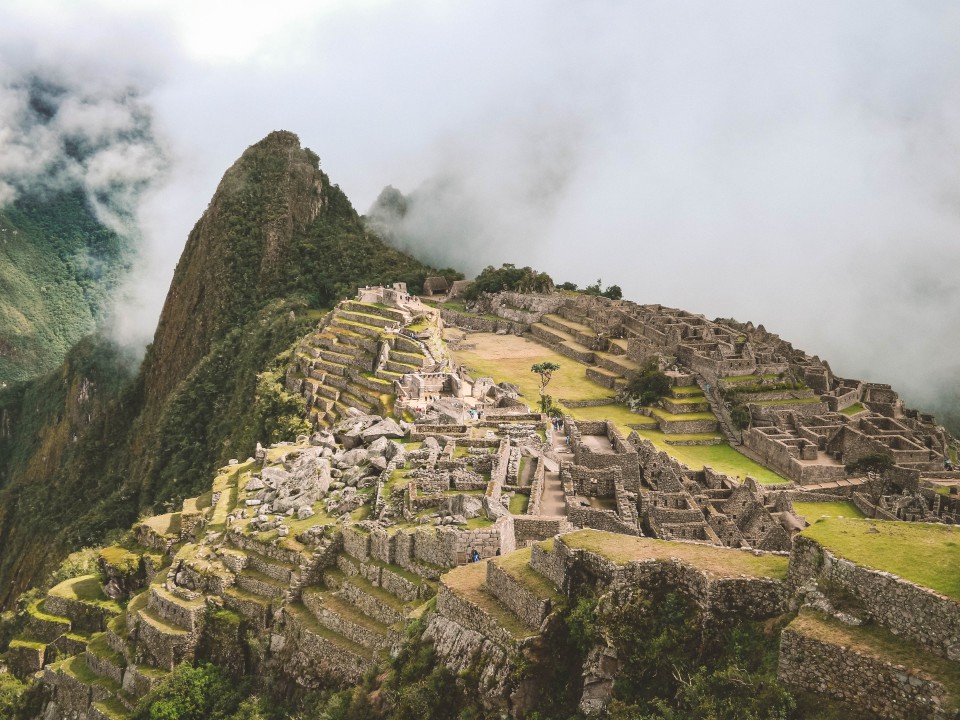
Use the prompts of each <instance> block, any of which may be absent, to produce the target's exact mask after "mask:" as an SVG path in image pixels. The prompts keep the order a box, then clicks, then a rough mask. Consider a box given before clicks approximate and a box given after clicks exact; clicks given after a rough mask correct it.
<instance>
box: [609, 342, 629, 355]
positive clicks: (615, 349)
mask: <svg viewBox="0 0 960 720" xmlns="http://www.w3.org/2000/svg"><path fill="white" fill-rule="evenodd" d="M607 342H608V343H610V354H611V355H626V354H627V347H628V343H627V341H626V340H625V339H623V338H608V339H607Z"/></svg>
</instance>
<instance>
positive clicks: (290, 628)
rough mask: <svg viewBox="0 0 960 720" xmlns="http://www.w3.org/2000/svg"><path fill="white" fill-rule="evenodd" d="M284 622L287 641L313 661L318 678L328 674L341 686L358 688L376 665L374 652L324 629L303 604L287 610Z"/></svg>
mask: <svg viewBox="0 0 960 720" xmlns="http://www.w3.org/2000/svg"><path fill="white" fill-rule="evenodd" d="M283 618H284V625H285V626H286V628H287V632H288V633H289V635H288V641H289V642H293V643H295V645H296V646H297V647H298V648H300V651H301V653H302V654H303V655H304V656H305V657H306V658H311V659H313V660H314V662H315V664H316V667H317V671H318V674H320V673H324V674H326V673H329V674H332V675H333V676H334V679H335V680H336V681H338V682H340V683H345V684H355V683H357V682H359V681H360V680H361V679H362V678H363V675H364V673H365V672H366V671H367V669H368V668H370V667H371V666H372V665H373V655H374V654H373V652H372V651H371V650H369V649H368V648H365V647H363V646H362V645H360V644H359V643H355V642H353V641H352V640H350V639H349V638H347V637H344V636H343V635H341V634H340V633H337V632H335V631H333V630H330V629H329V628H327V627H324V626H323V625H321V624H320V623H319V622H318V621H317V619H316V618H315V617H314V616H313V613H311V612H310V610H309V609H307V608H306V607H305V606H304V605H302V604H301V603H292V604H290V605H286V606H284V608H283Z"/></svg>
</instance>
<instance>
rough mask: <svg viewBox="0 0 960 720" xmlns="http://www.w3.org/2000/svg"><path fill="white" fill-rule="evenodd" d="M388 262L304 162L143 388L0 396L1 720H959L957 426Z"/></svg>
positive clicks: (110, 386) (577, 304)
mask: <svg viewBox="0 0 960 720" xmlns="http://www.w3.org/2000/svg"><path fill="white" fill-rule="evenodd" d="M384 193H386V196H387V199H389V198H390V197H393V200H394V201H396V202H400V201H401V200H402V199H403V198H402V196H401V197H400V199H399V200H398V199H397V198H396V197H395V196H394V195H392V194H391V193H389V192H387V191H384ZM394 193H396V191H394ZM381 197H383V195H382V196H381ZM377 233H378V229H377V224H376V222H374V221H373V220H371V218H369V217H363V216H360V215H359V214H358V213H357V212H356V211H355V210H354V209H353V207H352V205H351V204H350V202H349V200H348V199H347V198H346V196H345V195H344V194H343V192H342V191H341V190H340V188H339V186H337V185H336V184H334V183H332V182H330V179H329V178H328V177H327V176H326V174H325V173H324V172H322V171H321V170H320V165H319V160H318V158H317V156H316V155H314V154H313V153H312V152H310V151H308V150H306V149H305V148H302V147H301V146H300V143H299V139H298V138H297V137H296V136H295V135H293V134H292V133H287V132H276V133H271V135H269V136H268V137H267V138H265V139H264V140H263V141H261V142H260V143H258V144H256V145H254V146H252V147H250V148H248V150H247V151H246V152H245V153H244V154H243V156H242V157H241V158H240V159H239V160H238V161H237V162H236V163H235V164H234V165H233V166H232V167H231V168H230V170H228V172H227V174H226V175H225V176H224V178H223V180H222V181H221V186H220V187H219V188H218V190H217V193H216V194H215V195H214V199H213V201H211V203H210V205H209V207H208V208H207V210H206V212H205V213H204V214H203V216H202V218H201V220H200V221H199V222H198V223H197V226H196V228H195V231H194V232H192V233H191V234H190V237H189V239H188V243H187V247H186V249H185V250H184V255H183V258H182V260H181V264H180V265H179V266H178V267H177V270H176V272H175V275H174V281H173V284H172V285H171V288H170V292H169V294H168V295H167V300H166V305H165V306H164V309H163V312H162V313H161V316H160V321H159V323H158V325H157V330H156V334H155V335H154V342H153V344H152V345H151V346H150V347H149V348H148V349H147V350H146V355H145V357H144V358H143V360H142V362H141V364H140V365H139V366H138V367H137V368H136V369H131V362H130V359H129V357H128V356H127V355H125V354H124V353H123V352H121V351H119V350H117V349H116V348H115V346H113V345H111V344H110V341H109V340H106V339H103V338H92V339H90V340H89V341H87V342H85V343H83V344H81V345H79V346H78V347H77V348H76V349H75V350H74V351H72V352H71V354H70V355H68V357H67V359H66V360H65V362H64V366H63V367H62V368H61V369H60V370H58V371H57V372H56V373H54V374H53V375H50V376H46V377H43V378H40V379H38V380H36V382H35V384H28V385H23V386H17V387H14V388H13V389H11V390H9V391H6V390H2V389H0V461H2V462H0V500H2V501H3V502H2V503H0V543H2V544H3V548H2V553H0V580H2V584H0V591H2V595H0V605H2V607H3V609H4V614H3V616H2V618H0V709H2V708H3V707H5V706H4V705H3V704H2V703H5V702H7V700H6V699H5V698H6V697H8V696H10V697H13V696H15V697H14V700H12V701H11V702H10V704H8V705H7V706H6V707H16V713H17V714H16V715H15V716H14V717H15V720H127V719H130V720H181V718H188V719H189V720H194V719H195V718H200V717H203V718H206V717H210V718H214V719H215V720H292V719H293V718H296V719H297V720H400V719H401V718H402V719H404V720H406V719H408V718H434V717H435V718H443V719H445V720H477V719H480V718H512V719H514V720H568V719H585V718H597V719H598V720H626V719H627V718H643V719H644V720H672V719H673V718H681V717H683V718H686V717H690V718H695V719H699V720H733V719H734V718H744V719H747V720H807V719H812V718H823V719H824V720H837V719H838V718H841V717H842V718H848V717H849V718H864V719H865V720H877V719H881V718H893V719H896V720H915V719H916V718H932V719H935V720H948V719H951V718H954V719H956V718H960V580H958V578H960V575H958V573H957V570H956V567H957V563H958V562H960V550H958V548H960V528H957V524H958V522H960V468H958V467H957V462H958V457H957V454H958V451H960V443H958V441H957V439H956V438H955V437H953V436H952V435H951V434H950V432H949V431H948V429H947V428H946V427H945V426H944V425H941V424H940V423H939V422H938V420H937V418H936V417H934V416H933V415H931V414H929V413H926V412H923V411H920V410H917V409H912V408H910V407H908V406H907V404H906V403H905V401H904V400H903V399H902V398H901V396H900V395H899V394H898V392H897V391H896V390H894V388H893V387H892V386H890V385H886V384H880V383H874V382H870V381H868V380H861V379H854V378H849V377H841V376H840V375H837V374H836V373H835V372H834V370H833V368H832V367H831V365H830V364H829V363H828V361H827V360H825V359H823V358H821V357H820V356H817V355H810V354H808V353H807V352H805V351H804V350H800V349H798V348H796V347H794V346H793V345H792V344H791V343H790V342H788V341H786V340H784V339H782V338H781V337H780V336H779V335H777V334H774V333H772V332H770V331H768V330H767V329H766V327H764V326H763V325H759V324H757V325H755V324H754V323H753V322H741V321H738V320H735V319H733V318H716V319H712V320H711V319H709V318H707V317H705V316H704V315H700V314H696V313H692V312H688V311H685V310H680V309H676V308H670V307H666V306H664V305H660V304H653V303H644V304H640V303H637V302H633V301H631V300H626V299H623V297H622V295H623V293H622V291H621V289H620V288H619V286H616V285H613V286H607V287H606V289H604V287H603V285H602V283H601V282H600V281H599V280H598V281H597V283H596V284H595V285H594V286H589V287H587V288H584V289H582V290H581V289H577V287H576V286H575V285H573V284H572V283H564V284H562V285H555V284H554V282H553V280H552V279H551V277H550V276H549V275H547V274H546V273H545V272H541V271H538V270H534V269H532V268H530V267H518V266H515V265H503V266H502V267H501V268H495V267H493V266H490V267H488V268H486V269H484V270H483V271H481V272H480V273H479V274H478V275H477V276H476V277H475V278H474V279H472V280H471V279H469V278H466V277H464V274H463V273H462V272H459V271H457V270H455V269H452V268H437V267H432V266H429V265H426V264H424V263H421V262H420V261H419V260H417V259H416V258H415V257H413V256H412V255H410V254H407V253H406V252H403V251H401V250H399V249H398V247H395V246H392V245H390V244H387V243H384V242H383V241H382V240H381V238H380V236H379V235H378V234H377ZM654 299H655V298H654ZM837 367H838V368H839V367H841V366H840V365H839V364H838V365H837ZM4 688H13V690H12V691H11V692H9V693H7V691H6V690H4ZM4 693H6V694H4ZM187 705H189V708H187V709H184V707H186V706H187ZM191 713H192V714H191Z"/></svg>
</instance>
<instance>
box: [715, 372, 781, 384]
mask: <svg viewBox="0 0 960 720" xmlns="http://www.w3.org/2000/svg"><path fill="white" fill-rule="evenodd" d="M779 377H780V376H779V375H774V374H772V373H768V374H766V375H732V376H730V377H725V378H720V384H721V385H740V384H742V383H755V382H757V381H758V380H774V379H776V378H779Z"/></svg>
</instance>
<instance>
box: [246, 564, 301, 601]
mask: <svg viewBox="0 0 960 720" xmlns="http://www.w3.org/2000/svg"><path fill="white" fill-rule="evenodd" d="M237 587H238V588H240V589H241V590H246V591H247V592H249V593H253V594H254V595H259V596H260V597H264V598H276V599H280V598H282V597H284V596H285V595H286V594H287V591H288V590H289V589H290V584H289V583H282V582H280V581H279V580H277V579H276V578H272V577H270V576H269V575H265V574H264V573H262V572H259V571H257V570H252V569H250V568H244V569H243V571H242V572H241V573H240V574H239V575H237Z"/></svg>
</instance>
